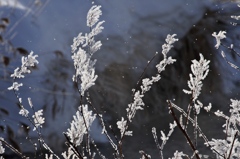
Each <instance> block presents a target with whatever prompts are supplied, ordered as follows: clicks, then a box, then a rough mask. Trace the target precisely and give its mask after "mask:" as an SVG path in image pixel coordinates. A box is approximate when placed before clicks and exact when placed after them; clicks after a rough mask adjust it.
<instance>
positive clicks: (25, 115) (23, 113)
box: [19, 108, 29, 117]
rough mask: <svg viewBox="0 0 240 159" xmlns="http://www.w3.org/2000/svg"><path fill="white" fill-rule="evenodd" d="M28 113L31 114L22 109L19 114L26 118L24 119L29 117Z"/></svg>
mask: <svg viewBox="0 0 240 159" xmlns="http://www.w3.org/2000/svg"><path fill="white" fill-rule="evenodd" d="M28 113H29V111H28V110H27V109H25V108H21V109H20V111H19V114H20V115H22V116H24V117H28Z"/></svg>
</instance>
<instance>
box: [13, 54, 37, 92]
mask: <svg viewBox="0 0 240 159" xmlns="http://www.w3.org/2000/svg"><path fill="white" fill-rule="evenodd" d="M36 57H38V55H33V52H32V51H31V52H30V54H29V55H28V56H27V57H22V65H21V67H20V68H19V67H17V68H16V69H15V70H14V73H13V74H11V77H13V79H16V78H24V77H25V76H24V74H26V73H30V72H31V70H30V69H29V67H33V66H34V65H35V64H38V61H37V60H36ZM22 85H23V84H22V83H18V82H13V85H12V86H11V87H9V88H8V90H15V91H18V90H19V87H20V86H22Z"/></svg>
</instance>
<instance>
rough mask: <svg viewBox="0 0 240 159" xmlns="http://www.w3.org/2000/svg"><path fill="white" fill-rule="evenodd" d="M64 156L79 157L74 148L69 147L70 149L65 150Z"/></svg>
mask: <svg viewBox="0 0 240 159" xmlns="http://www.w3.org/2000/svg"><path fill="white" fill-rule="evenodd" d="M62 156H63V158H64V159H77V158H78V156H77V155H76V154H75V152H74V151H73V148H71V147H69V148H68V151H67V152H66V151H65V152H63V153H62Z"/></svg>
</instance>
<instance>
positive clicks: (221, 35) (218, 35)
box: [212, 31, 226, 49]
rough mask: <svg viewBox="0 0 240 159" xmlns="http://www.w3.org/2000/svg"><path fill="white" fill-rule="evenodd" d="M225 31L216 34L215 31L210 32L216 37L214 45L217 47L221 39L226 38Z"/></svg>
mask: <svg viewBox="0 0 240 159" xmlns="http://www.w3.org/2000/svg"><path fill="white" fill-rule="evenodd" d="M225 34H226V31H219V33H218V34H216V32H214V33H213V34H212V36H214V37H215V38H216V41H217V44H216V45H215V47H216V48H217V49H218V48H219V46H220V44H221V40H222V39H225V38H226V35H225Z"/></svg>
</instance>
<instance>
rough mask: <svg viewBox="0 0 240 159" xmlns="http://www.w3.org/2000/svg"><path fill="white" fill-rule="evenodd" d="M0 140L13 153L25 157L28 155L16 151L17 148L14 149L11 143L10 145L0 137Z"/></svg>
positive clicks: (25, 158)
mask: <svg viewBox="0 0 240 159" xmlns="http://www.w3.org/2000/svg"><path fill="white" fill-rule="evenodd" d="M0 141H1V142H2V143H3V144H5V145H6V146H7V147H8V148H9V149H10V150H12V151H13V152H14V153H16V154H17V155H19V156H20V157H21V158H24V159H27V158H28V157H26V156H24V155H23V154H22V153H21V152H20V151H18V150H17V149H15V148H14V147H13V146H12V145H10V144H9V143H7V142H6V141H5V140H2V139H1V138H0Z"/></svg>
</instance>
